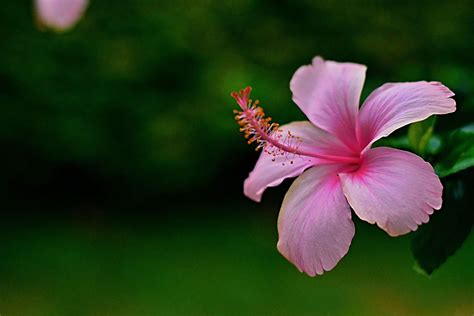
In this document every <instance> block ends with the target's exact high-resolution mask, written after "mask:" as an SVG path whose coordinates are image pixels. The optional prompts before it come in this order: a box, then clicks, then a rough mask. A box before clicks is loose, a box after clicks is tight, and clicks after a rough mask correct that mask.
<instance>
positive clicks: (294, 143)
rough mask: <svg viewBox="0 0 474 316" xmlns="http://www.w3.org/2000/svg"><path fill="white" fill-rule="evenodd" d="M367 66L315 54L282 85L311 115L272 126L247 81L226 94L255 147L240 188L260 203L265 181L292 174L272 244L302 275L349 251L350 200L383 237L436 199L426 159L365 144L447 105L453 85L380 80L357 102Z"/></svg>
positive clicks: (420, 219)
mask: <svg viewBox="0 0 474 316" xmlns="http://www.w3.org/2000/svg"><path fill="white" fill-rule="evenodd" d="M365 71H366V67H365V66H364V65H359V64H354V63H338V62H334V61H324V60H323V59H322V58H320V57H315V58H314V59H313V63H312V64H311V65H307V66H302V67H300V68H299V69H298V70H297V71H296V73H295V74H294V76H293V78H292V79H291V82H290V89H291V91H292V93H293V101H294V102H295V103H296V104H297V105H298V106H299V108H300V109H301V110H302V111H303V112H304V113H305V114H306V116H307V117H308V119H309V122H308V121H305V122H293V123H290V124H287V125H284V126H278V124H276V123H272V122H271V119H270V118H266V117H265V114H264V113H263V110H262V108H261V107H259V106H258V101H256V102H254V103H252V100H250V99H249V96H250V91H251V89H250V87H247V88H246V89H244V90H241V91H240V93H236V92H233V93H232V96H233V97H234V98H235V100H236V101H237V103H238V104H239V106H240V107H241V111H236V114H237V115H236V119H237V120H238V122H239V124H240V125H241V131H243V132H244V134H245V137H246V138H248V139H249V141H248V142H249V143H252V142H257V145H258V146H257V149H259V148H262V149H263V151H262V153H261V155H260V157H259V159H258V161H257V164H256V165H255V168H254V170H253V171H252V172H251V173H250V175H249V177H248V178H247V179H246V180H245V183H244V193H245V195H246V196H248V197H249V198H251V199H252V200H255V201H257V202H259V201H260V200H261V197H262V194H263V192H264V191H265V189H266V188H267V187H273V186H277V185H279V184H280V183H281V182H282V181H283V180H284V179H285V178H290V177H296V176H299V177H298V178H297V179H296V180H295V181H294V182H293V184H292V185H291V187H290V189H289V190H288V192H287V193H286V195H285V198H284V200H283V204H282V206H281V210H280V214H279V218H278V234H279V240H278V245H277V248H278V250H279V251H280V252H281V254H282V255H283V256H285V257H286V258H287V259H288V260H289V261H290V262H292V263H293V264H294V265H295V266H296V267H297V268H298V269H299V270H300V271H301V272H305V273H307V274H308V275H310V276H315V275H316V274H322V273H323V272H324V271H329V270H331V269H333V268H334V267H335V266H336V264H337V263H338V262H339V260H341V258H342V257H343V256H344V255H345V254H346V253H347V251H348V250H349V245H350V244H351V241H352V238H353V236H354V232H355V229H354V223H353V222H352V219H351V210H350V207H352V209H353V210H354V212H355V214H357V216H359V218H361V219H362V220H365V221H367V222H369V223H371V224H374V223H376V224H377V225H378V226H379V227H380V228H382V229H383V230H385V231H386V232H387V233H388V234H389V235H390V236H399V235H402V234H406V233H408V232H410V231H414V230H416V229H417V227H418V225H420V224H422V223H426V222H428V220H429V215H431V214H432V213H433V210H434V209H436V210H438V209H440V208H441V203H442V198H441V196H442V191H443V186H442V185H441V182H440V180H439V178H438V176H437V175H436V174H435V172H434V170H433V168H432V166H431V165H430V164H429V163H427V162H425V161H424V160H423V159H422V158H421V157H419V156H417V155H415V154H412V153H410V152H407V151H403V150H398V149H393V148H388V147H378V148H371V146H372V144H373V143H374V142H375V141H377V140H378V139H380V138H382V137H385V136H388V135H390V133H392V132H393V131H395V130H396V129H398V128H400V127H402V126H405V125H407V124H410V123H413V122H417V121H421V120H424V119H426V118H427V117H429V116H431V115H433V114H447V113H452V112H454V111H455V110H456V102H455V101H454V100H453V99H452V98H451V97H452V96H453V95H454V93H452V92H451V91H450V90H449V89H448V88H447V87H445V86H444V85H442V84H441V83H439V82H426V81H418V82H404V83H387V84H384V85H383V86H381V87H380V88H378V89H376V90H375V91H373V92H372V93H371V94H370V95H369V97H368V98H367V99H366V100H365V102H364V104H363V105H362V107H361V108H360V109H359V98H360V94H361V90H362V86H363V84H364V79H365Z"/></svg>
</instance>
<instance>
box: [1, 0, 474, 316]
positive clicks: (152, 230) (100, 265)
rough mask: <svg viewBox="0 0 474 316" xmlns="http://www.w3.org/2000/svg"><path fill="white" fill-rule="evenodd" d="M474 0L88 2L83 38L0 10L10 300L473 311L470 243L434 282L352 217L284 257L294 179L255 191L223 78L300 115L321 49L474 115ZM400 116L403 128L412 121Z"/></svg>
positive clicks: (450, 122) (5, 270) (39, 311)
mask: <svg viewBox="0 0 474 316" xmlns="http://www.w3.org/2000/svg"><path fill="white" fill-rule="evenodd" d="M473 13H474V6H473V4H472V2H471V1H450V2H444V3H437V4H434V3H432V2H428V3H422V2H416V1H411V2H403V3H402V2H395V1H380V2H372V1H367V2H366V1H363V2H357V3H355V2H351V3H349V2H344V1H298V2H296V1H295V2H293V1H279V2H276V1H256V0H242V1H198V2H196V1H181V0H175V1H151V0H149V1H145V0H134V1H132V0H124V1H119V2H117V1H104V0H102V1H94V0H92V1H91V4H90V6H89V8H88V10H87V12H86V14H85V16H84V18H83V19H82V20H81V21H80V22H79V23H78V25H77V26H76V27H75V28H74V29H73V30H71V31H70V32H67V33H64V34H56V33H54V32H47V31H46V32H44V31H40V30H39V29H38V28H37V27H36V25H35V23H34V18H33V5H32V3H31V2H29V1H9V2H6V3H4V4H2V8H1V10H0V43H1V46H0V47H1V50H0V104H1V106H2V109H3V111H2V114H1V115H0V146H1V148H2V155H1V159H0V163H1V167H2V171H1V176H0V203H1V212H2V219H1V224H0V225H1V231H0V280H1V282H0V293H1V294H0V314H2V315H3V314H5V315H15V314H17V315H26V314H28V315H52V314H54V315H56V314H58V315H62V314H89V315H90V314H94V313H96V314H106V313H110V314H113V315H119V314H120V315H122V314H123V315H130V314H141V315H143V314H162V315H175V314H177V315H192V314H195V315H201V314H202V315H217V314H218V315H227V314H229V315H242V314H272V315H273V314H275V315H314V314H318V315H319V314H322V315H334V314H336V315H339V314H340V315H347V314H357V315H358V314H360V315H380V314H384V315H415V314H416V315H425V314H426V315H432V314H433V313H434V314H439V315H470V314H472V313H473V312H474V306H473V290H474V274H473V273H472V265H473V264H474V260H473V257H472V252H473V250H474V240H473V239H472V236H471V238H470V239H469V240H468V241H467V242H466V243H465V244H464V246H463V247H462V248H461V249H460V250H459V252H458V253H457V254H456V255H455V256H454V257H452V258H450V259H449V261H448V262H447V264H446V265H444V266H442V267H441V268H440V270H439V271H437V272H436V273H435V274H434V275H433V277H432V278H431V279H428V278H426V277H424V276H422V275H420V274H417V273H416V272H415V271H414V270H413V269H412V267H413V263H414V261H413V259H412V257H411V255H410V251H409V245H408V239H407V238H408V237H401V238H389V237H388V236H386V234H385V233H383V232H381V231H379V230H378V229H377V228H376V227H374V226H370V225H368V224H366V223H362V222H360V221H356V230H357V234H356V237H355V239H354V241H353V247H352V248H351V250H350V252H349V254H348V256H347V257H346V258H345V259H343V260H342V261H341V263H340V264H339V265H338V267H337V268H336V269H335V270H334V271H332V272H329V273H327V274H325V275H324V276H322V277H317V278H314V279H312V278H309V277H306V276H304V275H300V274H299V273H298V272H297V270H296V269H294V268H293V267H292V266H291V265H290V264H289V263H287V262H286V261H285V259H284V258H283V257H281V256H279V254H278V253H277V251H276V247H275V245H276V239H277V236H276V218H277V215H278V210H279V205H280V202H281V200H282V198H283V195H284V193H285V191H286V189H287V187H288V185H289V184H290V183H291V181H286V182H285V183H284V185H283V186H281V187H279V188H275V189H270V190H269V191H268V192H266V193H265V195H264V200H263V202H262V203H261V204H260V205H258V204H255V203H253V202H251V201H250V200H247V199H246V198H245V197H244V196H243V193H242V183H243V180H244V179H245V178H246V176H247V174H248V172H249V171H250V170H251V169H252V168H253V165H254V163H255V161H256V159H257V154H256V153H255V152H254V150H253V148H251V147H249V146H247V145H246V143H245V141H244V140H243V139H242V137H241V135H239V132H238V127H237V125H236V124H235V122H234V121H233V114H232V109H234V108H235V107H236V105H235V104H234V101H233V100H232V98H230V95H229V94H230V92H231V91H233V90H237V89H240V88H243V87H245V86H246V85H252V87H253V88H254V90H253V94H254V96H255V97H258V98H259V99H260V100H261V101H262V104H263V106H264V107H265V109H266V111H267V112H268V113H269V114H270V115H271V116H272V117H273V118H274V120H275V121H277V122H279V123H288V122H290V121H294V120H301V119H304V116H303V115H302V113H301V112H300V111H299V110H298V108H297V107H296V106H295V105H294V104H293V103H292V101H291V93H290V91H289V87H288V85H289V81H290V79H291V76H292V75H293V73H294V71H295V70H296V69H297V68H298V67H299V66H300V65H302V64H308V63H310V61H311V59H312V57H313V56H315V55H321V56H323V57H324V58H326V59H331V60H337V61H353V62H358V63H362V64H366V65H367V66H368V72H367V79H366V84H365V87H364V92H363V97H365V96H367V95H368V93H370V91H372V90H373V89H374V88H376V87H377V86H379V85H381V84H383V83H385V82H390V81H392V82H394V81H395V82H396V81H416V80H433V81H441V82H443V83H444V84H445V85H447V86H448V87H449V88H451V89H452V90H453V91H454V92H455V93H456V97H455V99H456V101H457V103H458V111H457V112H456V113H455V114H452V115H449V116H445V117H440V118H439V119H438V123H437V127H436V128H437V132H440V133H441V132H443V131H445V130H448V129H450V128H454V127H459V126H462V125H464V124H466V123H467V122H469V121H472V118H473V113H474V111H473V108H474V59H473V52H474V19H473ZM404 133H406V129H405V130H402V131H399V132H398V133H397V134H395V135H394V137H396V136H397V135H402V134H404Z"/></svg>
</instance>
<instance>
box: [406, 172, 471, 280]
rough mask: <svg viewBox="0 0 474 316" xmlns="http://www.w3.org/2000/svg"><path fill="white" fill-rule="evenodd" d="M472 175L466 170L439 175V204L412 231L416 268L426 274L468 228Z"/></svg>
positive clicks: (459, 242)
mask: <svg viewBox="0 0 474 316" xmlns="http://www.w3.org/2000/svg"><path fill="white" fill-rule="evenodd" d="M473 180H474V179H473V175H472V173H470V172H469V171H465V172H460V173H458V174H455V175H452V176H450V177H446V178H443V181H442V182H443V185H444V192H443V207H442V209H441V210H440V211H437V212H435V214H434V215H432V216H431V217H430V221H429V223H428V224H425V225H421V226H420V227H419V229H418V230H417V231H416V232H414V233H413V237H412V244H411V245H412V252H413V255H414V256H415V259H416V262H417V269H418V270H421V271H423V272H425V273H426V274H428V275H430V274H431V273H433V271H434V270H435V269H437V268H438V267H439V266H441V265H442V264H443V263H444V262H445V261H446V259H447V258H448V257H449V256H451V255H453V254H454V253H455V252H456V251H457V250H458V248H459V247H461V246H462V244H463V243H464V241H465V240H466V238H467V237H468V235H469V232H470V231H471V228H472V224H473V220H474V213H473V212H472V206H473V203H474V186H473V185H472V183H473V182H474V181H473Z"/></svg>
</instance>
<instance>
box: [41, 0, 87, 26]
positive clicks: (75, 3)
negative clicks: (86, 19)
mask: <svg viewBox="0 0 474 316" xmlns="http://www.w3.org/2000/svg"><path fill="white" fill-rule="evenodd" d="M88 2H89V1H88V0H35V4H36V14H37V17H38V19H39V22H40V23H42V24H43V25H45V26H46V27H50V28H53V29H55V30H58V31H65V30H67V29H69V28H70V27H72V26H73V25H74V24H76V22H77V21H78V20H79V19H80V18H81V16H82V14H83V13H84V11H85V9H86V7H87V5H88Z"/></svg>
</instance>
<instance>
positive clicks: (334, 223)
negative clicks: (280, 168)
mask: <svg viewBox="0 0 474 316" xmlns="http://www.w3.org/2000/svg"><path fill="white" fill-rule="evenodd" d="M340 168H341V166H336V165H321V166H315V167H313V168H311V169H309V170H307V171H305V172H304V173H303V174H302V175H301V176H300V177H298V178H297V179H296V180H295V182H294V183H293V184H292V186H291V187H290V189H289V190H288V192H287V193H286V196H285V199H284V201H283V205H282V207H281V210H280V215H279V217H278V233H279V240H278V245H277V248H278V250H279V251H280V252H281V254H282V255H283V256H285V257H286V258H287V259H288V260H289V261H290V262H291V263H293V264H294V265H295V266H296V267H297V268H298V269H299V270H300V271H301V272H305V273H306V274H308V275H310V276H315V275H316V274H323V273H324V271H329V270H331V269H333V268H334V267H335V266H336V264H337V263H338V262H339V260H341V258H342V257H343V256H344V255H345V254H346V253H347V251H348V250H349V246H350V244H351V241H352V238H353V237H354V233H355V228H354V223H353V222H352V220H351V211H350V208H349V205H348V203H347V201H346V199H345V197H344V194H343V193H342V189H341V185H340V180H339V178H338V176H337V172H338V171H339V170H340Z"/></svg>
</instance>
